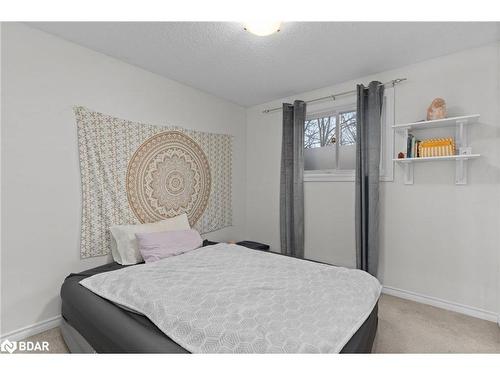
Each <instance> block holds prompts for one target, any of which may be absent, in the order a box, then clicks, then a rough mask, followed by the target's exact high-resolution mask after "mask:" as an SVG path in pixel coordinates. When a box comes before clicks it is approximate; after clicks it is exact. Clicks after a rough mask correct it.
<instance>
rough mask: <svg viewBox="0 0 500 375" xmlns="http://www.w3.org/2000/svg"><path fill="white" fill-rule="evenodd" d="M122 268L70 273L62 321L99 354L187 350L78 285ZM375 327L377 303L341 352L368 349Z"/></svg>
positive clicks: (145, 320) (141, 318)
mask: <svg viewBox="0 0 500 375" xmlns="http://www.w3.org/2000/svg"><path fill="white" fill-rule="evenodd" d="M304 262H306V261H304ZM123 267H124V266H120V265H118V264H116V263H110V264H107V265H104V266H101V267H97V268H94V269H91V270H88V271H85V272H81V273H78V274H71V275H69V276H68V277H67V278H66V280H65V281H64V283H63V286H62V288H61V297H62V315H63V318H64V319H65V322H66V323H67V324H68V325H69V326H70V327H72V329H74V331H75V332H77V333H78V334H79V335H81V337H82V338H83V339H84V340H85V341H86V342H87V343H88V345H89V346H90V347H92V348H93V349H94V350H95V351H96V352H98V353H188V351H187V350H186V349H184V348H183V347H181V346H180V345H178V344H177V343H176V342H174V341H173V340H171V339H170V338H169V337H168V336H167V335H165V334H164V333H163V332H162V331H161V330H160V329H159V328H158V327H157V326H156V325H155V324H153V323H152V322H151V321H150V320H149V319H148V318H146V317H145V316H143V315H141V314H138V313H135V312H133V311H130V310H128V309H124V308H122V307H120V306H118V305H116V304H114V303H112V302H110V301H109V300H107V299H104V298H101V297H99V296H98V295H96V294H94V293H92V292H91V291H90V290H88V289H86V288H84V287H83V286H81V285H80V284H79V282H80V281H81V280H83V279H85V278H87V277H90V276H93V275H97V274H101V273H103V272H109V271H113V270H118V269H121V268H123ZM376 329H377V305H375V306H374V308H373V310H372V311H371V313H370V314H369V315H368V317H367V319H366V320H365V321H364V323H363V324H362V325H361V326H360V327H359V329H358V330H357V332H356V333H354V335H353V336H352V337H351V339H350V340H349V341H348V342H347V343H346V344H345V345H344V347H343V348H342V350H341V351H340V352H341V353H367V352H370V351H371V347H372V344H373V340H374V337H375V333H376Z"/></svg>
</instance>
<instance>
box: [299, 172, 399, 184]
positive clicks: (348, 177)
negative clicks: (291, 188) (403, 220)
mask: <svg viewBox="0 0 500 375" xmlns="http://www.w3.org/2000/svg"><path fill="white" fill-rule="evenodd" d="M355 180H356V172H355V171H344V172H341V171H305V172H304V182H354V181H355ZM380 181H381V182H392V181H394V178H393V176H380Z"/></svg>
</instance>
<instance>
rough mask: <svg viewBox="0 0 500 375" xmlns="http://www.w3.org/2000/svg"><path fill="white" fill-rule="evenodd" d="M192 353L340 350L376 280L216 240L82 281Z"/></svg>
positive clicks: (361, 317)
mask: <svg viewBox="0 0 500 375" xmlns="http://www.w3.org/2000/svg"><path fill="white" fill-rule="evenodd" d="M80 284H81V285H83V286H84V287H86V288H88V289H90V290H91V291H92V292H94V293H96V294H97V295H99V296H101V297H103V298H106V299H108V300H110V301H112V302H114V303H116V304H119V305H123V306H125V307H126V308H129V309H132V310H134V311H137V312H139V313H142V314H144V315H145V316H146V317H148V318H149V319H150V320H151V321H152V322H153V323H154V324H155V325H156V326H157V327H158V328H159V329H160V330H161V331H162V332H164V333H165V334H166V335H167V336H169V337H170V338H171V339H172V340H174V341H175V342H176V343H177V344H179V345H180V346H182V347H183V348H185V349H186V350H188V351H190V352H192V353H338V352H340V350H342V348H343V346H344V345H345V344H346V343H347V342H348V341H349V340H350V338H351V337H352V336H353V335H354V333H356V331H357V330H358V329H359V327H360V326H361V325H362V324H363V323H364V321H365V320H366V318H367V317H368V316H369V315H370V313H371V311H372V309H373V308H374V306H375V304H376V303H377V301H378V298H379V296H380V292H381V285H380V283H379V282H378V280H377V279H376V278H374V277H372V276H371V275H369V274H368V273H366V272H363V271H359V270H353V269H347V268H343V267H335V266H330V265H325V264H320V263H314V262H309V261H304V260H300V259H296V258H291V257H286V256H281V255H279V254H272V253H266V252H260V251H255V250H250V249H247V248H244V247H241V246H238V245H232V244H217V245H214V246H207V247H203V248H200V249H197V250H194V251H191V252H188V253H185V254H182V255H179V256H175V257H170V258H166V259H162V260H160V261H157V262H154V263H148V264H140V265H135V266H131V267H127V268H124V269H120V270H116V271H111V272H105V273H101V274H98V275H95V276H92V277H89V278H86V279H84V280H82V281H81V282H80Z"/></svg>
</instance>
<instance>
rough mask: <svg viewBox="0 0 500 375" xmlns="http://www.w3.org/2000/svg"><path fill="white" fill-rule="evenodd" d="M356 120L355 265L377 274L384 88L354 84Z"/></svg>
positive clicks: (377, 85) (381, 86) (373, 84)
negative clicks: (355, 88)
mask: <svg viewBox="0 0 500 375" xmlns="http://www.w3.org/2000/svg"><path fill="white" fill-rule="evenodd" d="M357 91H358V105H357V121H356V137H357V139H356V185H355V188H356V204H355V206H356V208H355V209H356V219H355V223H356V224H355V225H356V266H357V268H359V269H362V270H364V271H367V272H369V273H370V274H372V275H373V276H376V275H377V268H378V255H379V249H378V247H379V242H378V241H379V226H378V223H379V165H380V134H381V114H382V103H383V98H384V86H383V85H382V84H381V83H380V82H375V81H374V82H371V83H370V84H369V86H368V88H365V87H364V86H363V85H358V90H357Z"/></svg>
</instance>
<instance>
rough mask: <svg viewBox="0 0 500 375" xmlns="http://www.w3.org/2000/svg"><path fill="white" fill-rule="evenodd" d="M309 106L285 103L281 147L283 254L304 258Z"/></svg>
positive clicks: (281, 228) (302, 103)
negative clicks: (305, 169) (307, 109)
mask: <svg viewBox="0 0 500 375" xmlns="http://www.w3.org/2000/svg"><path fill="white" fill-rule="evenodd" d="M305 119H306V103H304V102H303V101H301V100H296V101H295V102H294V103H293V105H291V104H287V103H284V104H283V140H282V144H281V179H280V237H281V252H282V253H283V254H286V255H291V256H294V257H298V258H303V257H304V121H305Z"/></svg>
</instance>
